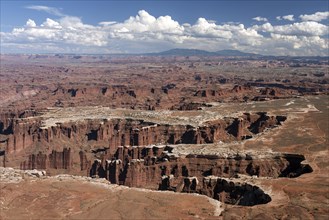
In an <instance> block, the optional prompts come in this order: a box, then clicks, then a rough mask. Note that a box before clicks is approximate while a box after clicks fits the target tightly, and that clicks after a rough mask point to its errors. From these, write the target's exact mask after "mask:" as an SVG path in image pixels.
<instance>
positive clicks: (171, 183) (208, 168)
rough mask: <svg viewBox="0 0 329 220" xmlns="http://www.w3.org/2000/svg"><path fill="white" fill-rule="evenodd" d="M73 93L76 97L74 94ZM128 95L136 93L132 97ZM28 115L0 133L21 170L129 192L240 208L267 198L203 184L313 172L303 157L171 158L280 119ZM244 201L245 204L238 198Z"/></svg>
mask: <svg viewBox="0 0 329 220" xmlns="http://www.w3.org/2000/svg"><path fill="white" fill-rule="evenodd" d="M236 89H237V91H238V90H240V89H243V88H236ZM71 93H74V94H75V95H76V96H77V95H78V93H77V91H75V90H72V91H71ZM130 95H131V96H135V95H137V94H136V93H134V92H131V93H130ZM33 114H34V113H33ZM33 114H31V115H33ZM28 115H29V113H26V114H25V115H21V118H20V117H19V116H17V115H10V117H13V118H10V120H7V121H6V123H4V122H2V128H1V135H2V137H5V138H4V139H3V140H4V141H2V143H1V144H2V145H3V144H5V154H6V155H8V156H9V157H10V156H11V155H15V154H21V153H22V152H26V153H27V155H28V157H27V159H26V160H23V161H21V162H20V164H19V165H20V168H21V169H23V170H25V169H44V170H65V172H69V173H79V174H84V175H88V176H91V177H102V178H106V179H107V180H109V181H110V182H111V183H115V184H120V185H126V186H130V187H141V188H148V189H155V190H173V191H177V192H196V193H201V194H205V195H208V196H211V197H213V198H216V199H220V200H223V201H224V202H226V203H230V204H242V205H254V204H258V203H255V202H254V201H259V202H260V203H266V202H268V198H267V197H266V195H265V194H264V193H262V192H261V191H259V190H258V189H255V188H252V187H251V190H250V186H246V185H243V186H240V185H239V186H236V185H234V184H233V185H232V183H226V182H225V181H222V180H216V181H215V180H209V181H208V180H207V181H208V182H207V181H206V179H205V178H208V177H211V176H217V177H223V178H225V177H226V178H231V177H234V176H236V175H238V174H243V175H248V176H259V177H272V178H278V177H296V176H299V175H301V174H303V173H306V172H312V168H310V167H309V166H308V165H303V164H301V162H302V161H303V160H304V159H305V158H304V157H303V156H301V155H283V154H282V155H279V156H278V155H277V156H265V157H254V156H250V155H244V156H241V155H239V154H236V155H233V156H232V155H231V156H228V155H224V154H223V155H216V154H213V155H207V154H185V155H177V154H175V153H174V152H173V149H174V147H173V146H177V145H178V144H186V145H199V144H213V143H218V142H230V141H239V140H243V139H247V138H251V137H252V136H253V135H255V134H258V133H261V132H263V131H264V130H265V129H270V128H273V127H276V126H279V125H281V123H282V122H283V121H285V120H286V117H285V116H268V115H267V113H266V112H259V113H256V114H249V113H245V114H243V115H241V116H240V117H237V118H233V117H226V118H222V119H218V120H213V121H208V122H205V123H203V124H202V125H201V126H198V127H194V126H191V125H170V124H157V123H153V122H148V121H144V120H137V119H129V118H126V119H121V118H112V119H95V120H91V119H86V120H81V121H78V122H65V123H57V124H56V125H53V126H45V125H44V122H43V121H42V119H41V118H40V117H27V116H28ZM2 121H5V120H2ZM171 145H172V146H171ZM95 158H96V159H95ZM4 161H5V160H4ZM201 182H203V184H200V183H201ZM206 182H207V184H208V185H207V184H206ZM227 185H229V187H228V188H227ZM232 193H233V194H232ZM228 195H229V196H228ZM247 197H248V198H249V199H247V200H246V201H244V200H243V199H242V198H247Z"/></svg>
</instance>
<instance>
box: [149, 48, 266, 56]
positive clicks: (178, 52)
mask: <svg viewBox="0 0 329 220" xmlns="http://www.w3.org/2000/svg"><path fill="white" fill-rule="evenodd" d="M145 55H150V56H240V57H247V56H260V55H258V54H254V53H244V52H241V51H239V50H219V51H217V52H209V51H206V50H198V49H179V48H176V49H171V50H167V51H163V52H159V53H147V54H145Z"/></svg>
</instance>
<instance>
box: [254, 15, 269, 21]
mask: <svg viewBox="0 0 329 220" xmlns="http://www.w3.org/2000/svg"><path fill="white" fill-rule="evenodd" d="M253 20H255V21H264V22H267V21H268V20H267V18H263V17H259V16H257V17H254V18H253Z"/></svg>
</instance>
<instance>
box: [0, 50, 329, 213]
mask: <svg viewBox="0 0 329 220" xmlns="http://www.w3.org/2000/svg"><path fill="white" fill-rule="evenodd" d="M2 59H3V61H4V62H3V63H4V64H1V65H2V66H1V67H2V69H3V70H4V71H2V72H1V74H3V75H4V76H5V77H4V79H5V80H3V81H1V84H2V85H4V86H5V87H4V88H5V90H6V91H8V92H9V93H8V95H7V96H5V97H4V99H2V100H1V103H2V107H1V109H0V110H1V114H0V116H1V118H0V164H1V165H2V166H3V167H12V168H15V169H16V170H14V169H12V168H1V167H0V168H1V170H0V171H1V172H0V174H1V175H0V177H1V181H0V183H1V186H0V187H1V197H0V199H1V209H0V211H1V212H0V217H1V218H2V219H11V218H24V219H29V218H30V219H32V218H53V219H63V218H72V219H95V218H99V219H102V218H110V219H132V218H133V219H164V218H165V219H173V218H175V219H186V218H188V219H190V218H191V219H194V218H201V219H208V218H215V219H218V218H223V219H292V218H297V219H326V218H327V217H328V211H329V210H328V199H329V195H328V194H329V189H328V184H329V181H328V168H329V166H328V165H329V164H328V162H327V155H328V133H329V128H328V114H329V100H328V96H327V95H326V93H327V91H328V84H326V83H325V82H324V83H322V84H319V82H317V81H315V80H319V79H317V78H316V79H314V77H312V76H313V75H312V74H313V71H314V72H315V71H321V70H322V68H323V66H321V65H319V66H316V65H315V66H314V65H313V66H309V67H305V68H301V69H300V70H299V71H300V73H301V72H303V74H298V73H296V71H297V70H292V69H291V68H286V67H280V66H274V67H268V69H267V70H266V71H269V72H271V71H274V72H277V73H278V72H279V70H280V68H281V70H282V71H283V70H284V71H287V73H280V74H281V75H278V76H282V77H284V78H286V80H282V79H280V81H279V79H276V78H275V77H274V75H273V74H272V75H266V73H265V72H264V70H262V69H261V68H259V67H258V68H253V67H252V66H255V65H256V64H257V65H261V64H262V62H263V61H262V60H259V61H255V60H244V61H236V62H237V63H238V64H232V61H228V60H220V58H211V59H210V58H209V59H210V60H202V59H201V58H197V57H195V58H193V57H192V58H184V59H183V58H181V59H182V60H175V62H170V61H171V60H170V59H173V58H163V59H162V60H157V59H158V58H154V59H153V58H148V59H146V61H145V60H143V59H142V58H134V59H136V60H133V62H132V63H130V64H127V60H125V58H116V59H114V60H111V61H109V63H110V64H111V65H110V64H109V63H106V62H105V61H104V59H103V60H102V59H100V60H97V59H98V58H97V59H96V58H95V59H96V61H95V60H90V57H83V58H81V59H83V61H81V60H80V61H76V60H74V59H73V58H70V57H66V59H64V58H63V60H62V61H63V62H62V63H61V62H59V60H57V59H59V58H58V57H57V58H54V57H51V56H50V57H46V58H45V59H41V60H40V59H38V58H35V57H33V56H32V57H24V56H23V57H22V61H21V62H17V61H15V60H12V57H10V56H8V57H2ZM48 59H49V60H53V61H54V62H53V63H52V64H50V63H49V60H48ZM152 59H153V60H152ZM176 59H178V58H176ZM216 59H219V60H220V62H222V64H221V65H219V63H218V60H216ZM104 62H105V63H104ZM257 62H258V63H257ZM160 63H161V64H162V65H163V66H162V67H161V68H160V67H159V64H160ZM273 63H275V62H273ZM64 64H65V65H64ZM78 64H79V65H78ZM96 64H97V65H100V66H97V65H96ZM61 65H64V66H61ZM239 65H241V66H239ZM278 65H279V64H278ZM280 65H281V64H280ZM287 65H288V63H287ZM23 67H25V70H26V74H24V75H22V77H23V76H24V77H26V78H27V79H28V80H25V81H20V82H18V81H17V80H16V81H15V80H14V78H13V76H11V74H13V72H12V71H13V70H15V71H16V72H15V73H14V75H15V74H18V75H20V74H21V69H20V68H23ZM241 67H244V68H247V69H248V68H249V70H252V71H254V74H252V73H245V72H244V71H243V70H242V69H243V68H241ZM33 69H34V70H35V71H34V72H32V70H33ZM30 71H31V72H30ZM43 71H49V74H50V73H51V74H53V75H52V77H51V78H50V79H46V78H44V76H45V72H43ZM76 71H80V72H79V73H77V72H76ZM234 71H235V73H233V72H234ZM219 72H220V73H219ZM297 72H298V71H297ZM92 73H95V74H96V75H93V74H92ZM187 73H190V75H188V74H187ZM293 73H294V74H293ZM295 73H296V74H295ZM304 73H306V75H305V74H304ZM90 74H91V75H92V76H93V77H92V76H91V75H90ZM120 74H122V75H120ZM134 74H138V76H136V80H137V81H136V82H134V80H132V79H131V78H130V77H132V78H133V77H134ZM327 75H328V74H327V73H326V74H324V75H323V76H322V75H321V77H323V80H327V78H328V76H327ZM28 76H29V77H34V79H33V80H32V81H31V78H28ZM95 76H96V77H95ZM98 76H99V77H100V78H98ZM109 76H111V77H109ZM56 77H57V79H58V80H57V82H58V83H57V84H56V85H55V86H54V85H53V84H52V82H51V81H52V80H55V78H56ZM67 77H68V78H69V80H68V78H67ZM252 77H256V78H257V79H256V80H255V79H252ZM183 78H184V79H183ZM261 79H262V80H261ZM67 80H68V81H67ZM303 80H304V81H303ZM67 82H70V83H67ZM118 82H120V83H121V84H120V85H119V84H118ZM137 82H138V83H137ZM156 82H163V85H160V84H159V83H156ZM318 85H319V86H318ZM13 88H15V92H14V91H12V89H13ZM315 88H316V89H315ZM13 106H15V109H13V108H12V107H13ZM18 169H21V170H18ZM33 169H37V170H45V172H41V171H37V170H33ZM64 174H65V175H64ZM129 187H131V188H129ZM172 191H173V192H172ZM127 207H130V208H129V210H127ZM296 210H297V211H296Z"/></svg>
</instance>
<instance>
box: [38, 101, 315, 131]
mask: <svg viewBox="0 0 329 220" xmlns="http://www.w3.org/2000/svg"><path fill="white" fill-rule="evenodd" d="M318 99H321V97H320V98H317V97H315V98H314V97H313V98H312V97H301V98H298V99H285V100H272V101H266V102H250V103H217V104H216V105H213V106H212V107H207V108H202V109H200V110H194V111H170V110H156V111H146V110H131V109H121V108H117V109H112V108H109V107H103V106H88V107H86V106H84V107H67V108H48V109H47V110H46V111H44V112H42V114H41V115H40V116H37V117H41V119H42V128H43V129H46V128H49V127H51V126H56V124H61V123H69V122H79V121H84V120H89V119H90V120H110V119H135V120H144V121H147V122H153V123H158V124H171V125H191V126H195V127H197V126H200V125H203V124H204V123H205V122H208V121H214V120H218V119H222V118H225V117H235V118H236V117H239V116H241V115H243V113H244V112H259V111H264V112H268V113H269V114H285V115H286V114H291V113H293V114H295V113H307V112H309V111H318V110H317V108H316V107H315V106H314V104H312V102H314V101H317V100H318Z"/></svg>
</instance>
